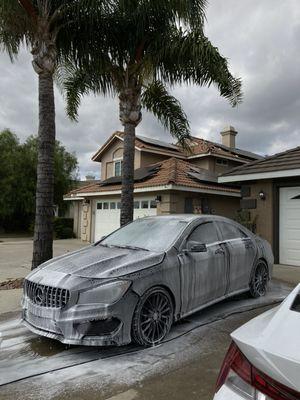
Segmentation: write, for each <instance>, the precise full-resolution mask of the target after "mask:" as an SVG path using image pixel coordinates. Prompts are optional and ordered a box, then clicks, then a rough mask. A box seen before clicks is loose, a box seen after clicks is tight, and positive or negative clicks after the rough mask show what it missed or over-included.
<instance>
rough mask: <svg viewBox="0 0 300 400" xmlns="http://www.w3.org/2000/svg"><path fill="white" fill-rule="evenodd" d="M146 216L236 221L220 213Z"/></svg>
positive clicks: (189, 219)
mask: <svg viewBox="0 0 300 400" xmlns="http://www.w3.org/2000/svg"><path fill="white" fill-rule="evenodd" d="M146 218H155V219H172V220H178V221H186V222H192V221H195V220H201V219H205V220H208V219H209V220H211V221H227V222H235V221H233V220H231V219H229V218H226V217H222V216H220V215H211V214H168V215H155V216H149V217H146Z"/></svg>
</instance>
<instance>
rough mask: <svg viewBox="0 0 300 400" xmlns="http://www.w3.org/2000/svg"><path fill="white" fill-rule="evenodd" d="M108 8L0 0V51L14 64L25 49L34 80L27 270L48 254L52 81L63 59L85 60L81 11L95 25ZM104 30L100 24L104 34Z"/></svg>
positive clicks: (80, 0) (57, 0)
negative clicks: (34, 160)
mask: <svg viewBox="0 0 300 400" xmlns="http://www.w3.org/2000/svg"><path fill="white" fill-rule="evenodd" d="M111 3H112V2H110V1H109V0H106V1H104V0H103V1H100V0H98V1H97V0H89V1H87V0H19V1H17V0H0V50H1V49H2V50H4V51H7V52H8V54H9V55H10V58H11V60H12V61H13V60H14V58H15V57H16V55H17V54H18V51H19V49H20V47H21V46H22V45H24V44H25V45H26V47H27V48H28V49H29V50H30V51H31V54H32V65H33V69H34V71H35V72H36V73H37V75H38V92H39V129H38V138H39V145H38V165H37V189H36V213H35V227H34V242H33V259H32V268H35V267H37V266H38V265H39V264H41V263H42V262H44V261H47V260H48V259H50V258H52V255H53V215H54V210H53V185H54V161H53V160H54V145H55V105H54V91H53V76H54V73H55V70H56V68H57V65H58V62H59V59H60V58H61V57H62V56H64V57H65V56H66V55H67V54H72V56H73V59H76V60H77V61H78V60H85V59H86V57H87V54H88V52H87V49H86V47H85V41H84V40H83V38H84V35H85V34H86V33H87V32H88V30H89V24H87V23H86V20H84V18H85V15H86V14H85V13H84V10H85V9H86V8H93V9H94V14H95V15H96V16H98V21H100V17H99V15H104V14H105V10H107V9H108V8H109V7H110V5H111ZM79 24H81V31H80V32H79V30H78V26H79ZM106 28H107V27H106V26H105V24H104V25H103V29H106ZM98 31H99V32H100V31H101V27H100V28H99V29H98ZM89 35H90V33H89ZM74 42H76V46H77V47H76V50H75V46H74ZM75 53H76V55H75Z"/></svg>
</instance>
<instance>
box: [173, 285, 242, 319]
mask: <svg viewBox="0 0 300 400" xmlns="http://www.w3.org/2000/svg"><path fill="white" fill-rule="evenodd" d="M248 291H249V288H247V289H242V290H237V291H235V292H233V293H230V294H226V295H225V296H222V297H219V298H218V299H216V300H213V301H210V302H209V303H206V304H202V305H201V306H200V307H197V308H195V309H193V310H191V311H189V312H187V313H185V314H182V315H179V316H178V318H176V319H175V321H179V320H180V319H182V318H185V317H188V316H190V315H191V314H194V313H196V312H198V311H201V310H203V309H204V308H207V307H210V306H212V305H214V304H216V303H219V302H220V301H222V300H225V299H228V298H229V297H233V296H236V295H238V294H242V293H246V292H248Z"/></svg>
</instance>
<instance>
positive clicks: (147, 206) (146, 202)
mask: <svg viewBox="0 0 300 400" xmlns="http://www.w3.org/2000/svg"><path fill="white" fill-rule="evenodd" d="M141 204H142V207H141V208H149V201H148V200H143V201H141Z"/></svg>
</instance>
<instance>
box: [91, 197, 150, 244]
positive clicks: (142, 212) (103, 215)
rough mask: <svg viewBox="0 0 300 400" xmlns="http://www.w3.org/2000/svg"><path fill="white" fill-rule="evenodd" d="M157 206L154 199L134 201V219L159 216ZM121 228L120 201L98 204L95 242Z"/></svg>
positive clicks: (107, 201)
mask: <svg viewBox="0 0 300 400" xmlns="http://www.w3.org/2000/svg"><path fill="white" fill-rule="evenodd" d="M156 207H157V205H156V202H155V199H154V198H153V197H143V198H140V199H135V200H134V211H133V218H134V219H137V218H143V217H148V216H151V215H156V214H157V208H156ZM119 227H120V200H116V199H105V200H98V201H97V202H96V209H95V233H94V240H95V242H96V241H98V240H100V239H101V238H102V237H103V236H106V235H109V234H110V233H111V232H113V231H115V230H116V229H118V228H119Z"/></svg>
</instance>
